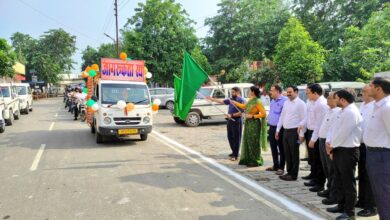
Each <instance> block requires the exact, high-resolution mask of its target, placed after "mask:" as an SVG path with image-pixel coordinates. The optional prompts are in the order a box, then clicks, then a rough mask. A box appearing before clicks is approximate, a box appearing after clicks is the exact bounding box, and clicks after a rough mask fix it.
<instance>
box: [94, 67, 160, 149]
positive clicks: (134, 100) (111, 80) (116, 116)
mask: <svg viewBox="0 0 390 220" xmlns="http://www.w3.org/2000/svg"><path fill="white" fill-rule="evenodd" d="M107 60H108V61H107ZM107 60H104V59H102V66H101V68H102V69H103V70H102V71H101V77H100V80H99V82H98V83H97V84H96V86H94V97H93V98H94V99H95V100H96V103H97V104H98V106H99V110H98V111H96V112H94V113H93V115H92V119H91V124H90V126H91V132H92V133H94V134H95V138H96V143H102V142H103V141H104V139H105V138H109V137H116V138H120V139H127V138H129V137H130V136H134V135H139V136H140V137H141V140H142V141H145V140H146V139H147V138H148V134H149V133H151V132H152V125H153V110H152V103H151V99H150V94H149V88H148V86H147V84H146V82H145V74H144V73H143V67H142V75H141V74H140V72H137V75H131V74H127V77H126V74H125V77H124V75H123V74H119V75H118V74H116V73H112V69H111V68H109V67H108V66H109V65H111V64H112V65H111V67H112V66H115V65H122V64H121V62H125V63H124V64H123V65H128V67H126V68H133V66H132V65H133V64H134V63H136V64H137V61H134V62H133V61H121V60H116V59H107ZM107 63H108V64H107ZM136 64H134V65H136ZM142 66H143V62H142ZM115 68H116V67H115ZM121 68H122V67H121ZM134 68H136V67H134ZM137 68H138V69H141V68H140V67H137ZM107 69H109V70H107ZM106 70H107V71H106ZM110 71H111V72H110ZM119 101H122V103H123V102H125V103H126V105H128V104H129V103H131V104H130V105H131V106H133V109H131V110H130V111H129V109H127V107H126V108H123V106H122V107H121V106H118V102H119Z"/></svg>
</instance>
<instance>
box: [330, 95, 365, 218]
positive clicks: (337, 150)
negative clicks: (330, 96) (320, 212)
mask: <svg viewBox="0 0 390 220" xmlns="http://www.w3.org/2000/svg"><path fill="white" fill-rule="evenodd" d="M334 97H335V99H336V102H337V105H338V106H339V107H341V110H340V111H339V113H338V114H337V116H336V120H335V122H334V124H333V125H332V127H331V129H330V132H329V133H328V135H327V138H326V145H327V152H328V153H329V154H330V156H331V158H332V159H333V163H334V173H335V176H334V187H336V191H337V197H338V198H337V201H338V205H337V206H335V207H332V208H328V209H327V211H328V212H332V213H338V212H342V213H343V214H342V215H340V216H338V217H337V218H336V220H342V219H348V220H350V219H355V203H356V197H357V192H356V180H355V171H356V165H357V162H358V161H359V146H360V140H361V135H362V128H361V126H362V121H363V120H362V116H361V115H360V112H359V109H358V108H357V107H356V105H355V104H354V103H353V102H354V96H353V95H352V94H351V93H350V92H348V91H347V90H340V91H337V92H336V93H335V95H334Z"/></svg>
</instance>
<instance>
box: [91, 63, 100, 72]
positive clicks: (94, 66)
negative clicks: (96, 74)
mask: <svg viewBox="0 0 390 220" xmlns="http://www.w3.org/2000/svg"><path fill="white" fill-rule="evenodd" d="M91 67H92V69H93V70H95V71H99V65H97V64H96V63H95V64H92V66H91Z"/></svg>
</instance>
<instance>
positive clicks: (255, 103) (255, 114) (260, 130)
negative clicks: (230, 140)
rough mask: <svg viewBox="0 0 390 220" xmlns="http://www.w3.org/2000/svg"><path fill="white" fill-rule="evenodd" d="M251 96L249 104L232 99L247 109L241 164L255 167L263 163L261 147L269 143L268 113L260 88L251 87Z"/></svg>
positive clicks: (234, 102) (235, 103)
mask: <svg viewBox="0 0 390 220" xmlns="http://www.w3.org/2000/svg"><path fill="white" fill-rule="evenodd" d="M249 97H250V99H249V101H248V103H247V104H241V103H239V102H237V101H232V103H233V104H234V105H236V106H237V107H239V108H241V109H245V127H244V136H243V139H242V147H241V155H240V162H239V164H240V165H247V166H248V167H255V166H261V165H263V158H262V156H261V148H263V149H264V148H265V147H266V144H267V135H266V128H267V122H266V116H267V113H266V112H265V109H264V106H263V104H262V103H261V100H260V90H259V88H257V87H256V86H252V87H251V88H250V89H249Z"/></svg>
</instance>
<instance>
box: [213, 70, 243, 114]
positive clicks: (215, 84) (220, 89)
mask: <svg viewBox="0 0 390 220" xmlns="http://www.w3.org/2000/svg"><path fill="white" fill-rule="evenodd" d="M208 78H209V80H210V81H211V83H212V84H213V85H214V86H216V87H217V89H218V90H219V91H221V92H222V94H223V95H224V96H225V97H226V94H225V92H224V91H223V89H222V88H220V87H219V85H218V83H216V82H215V81H214V80H213V79H211V77H210V76H208ZM229 100H230V97H229ZM232 105H233V106H234V108H236V110H237V111H239V112H240V111H241V110H240V109H239V108H238V107H237V106H236V105H234V104H232Z"/></svg>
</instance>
